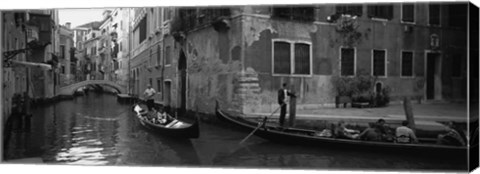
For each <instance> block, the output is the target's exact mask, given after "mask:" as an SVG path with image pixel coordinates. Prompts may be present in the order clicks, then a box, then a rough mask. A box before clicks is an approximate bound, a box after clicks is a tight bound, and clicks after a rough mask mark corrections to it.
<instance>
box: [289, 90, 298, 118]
mask: <svg viewBox="0 0 480 174" xmlns="http://www.w3.org/2000/svg"><path fill="white" fill-rule="evenodd" d="M292 89H293V85H292ZM290 93H292V94H293V95H292V96H291V97H290V103H289V105H290V108H289V110H290V113H289V114H288V118H289V119H288V126H289V127H294V126H295V112H296V109H297V97H295V95H296V94H295V92H294V91H293V90H292V91H290Z"/></svg>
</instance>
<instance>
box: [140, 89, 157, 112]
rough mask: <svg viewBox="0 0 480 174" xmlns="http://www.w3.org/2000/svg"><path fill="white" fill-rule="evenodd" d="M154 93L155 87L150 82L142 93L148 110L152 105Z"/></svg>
mask: <svg viewBox="0 0 480 174" xmlns="http://www.w3.org/2000/svg"><path fill="white" fill-rule="evenodd" d="M156 93H157V91H155V89H153V88H152V85H151V84H148V85H147V89H146V90H145V92H144V93H143V95H144V96H145V100H146V101H147V107H148V111H149V112H150V111H151V110H152V108H153V105H154V103H153V102H154V101H153V96H155V94H156Z"/></svg>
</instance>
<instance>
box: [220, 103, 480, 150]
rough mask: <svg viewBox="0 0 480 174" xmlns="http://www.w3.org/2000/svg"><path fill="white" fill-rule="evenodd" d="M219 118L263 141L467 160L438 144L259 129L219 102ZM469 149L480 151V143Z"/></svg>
mask: <svg viewBox="0 0 480 174" xmlns="http://www.w3.org/2000/svg"><path fill="white" fill-rule="evenodd" d="M216 115H217V117H218V118H219V119H221V120H224V121H227V122H229V123H231V124H234V125H237V126H239V127H241V128H243V129H245V130H248V131H253V130H255V129H256V130H255V131H254V135H257V136H259V137H262V138H264V139H267V140H270V141H274V142H281V143H288V144H297V145H298V144H299V145H309V146H322V147H327V148H347V149H349V150H372V151H384V152H386V153H390V152H394V153H410V154H412V155H428V156H442V157H445V158H449V159H452V158H455V159H466V158H467V153H468V147H467V146H447V145H437V144H423V143H419V144H399V143H393V142H377V141H363V140H351V139H340V138H330V137H321V136H316V133H318V132H317V131H315V130H308V129H298V128H283V129H280V128H278V126H272V125H268V124H264V125H262V126H261V127H260V128H258V129H257V126H258V125H259V123H258V122H255V121H251V120H247V119H245V118H243V117H241V116H232V115H230V114H228V113H225V112H223V111H222V110H221V109H220V108H219V106H218V102H217V104H216ZM470 148H478V144H476V145H474V146H473V147H472V146H470Z"/></svg>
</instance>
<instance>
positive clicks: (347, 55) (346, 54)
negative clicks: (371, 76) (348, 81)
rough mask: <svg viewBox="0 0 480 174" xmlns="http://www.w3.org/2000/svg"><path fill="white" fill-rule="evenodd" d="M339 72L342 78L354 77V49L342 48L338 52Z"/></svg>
mask: <svg viewBox="0 0 480 174" xmlns="http://www.w3.org/2000/svg"><path fill="white" fill-rule="evenodd" d="M340 59H341V60H340V70H341V75H342V76H353V75H355V49H354V48H342V49H341V50H340Z"/></svg>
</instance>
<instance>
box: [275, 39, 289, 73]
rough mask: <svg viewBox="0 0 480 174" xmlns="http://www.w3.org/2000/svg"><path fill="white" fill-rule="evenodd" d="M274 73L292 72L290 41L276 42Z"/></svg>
mask: <svg viewBox="0 0 480 174" xmlns="http://www.w3.org/2000/svg"><path fill="white" fill-rule="evenodd" d="M273 47H274V55H273V63H274V69H273V73H274V74H290V72H291V70H290V67H291V62H290V43H288V42H274V46H273Z"/></svg>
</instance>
